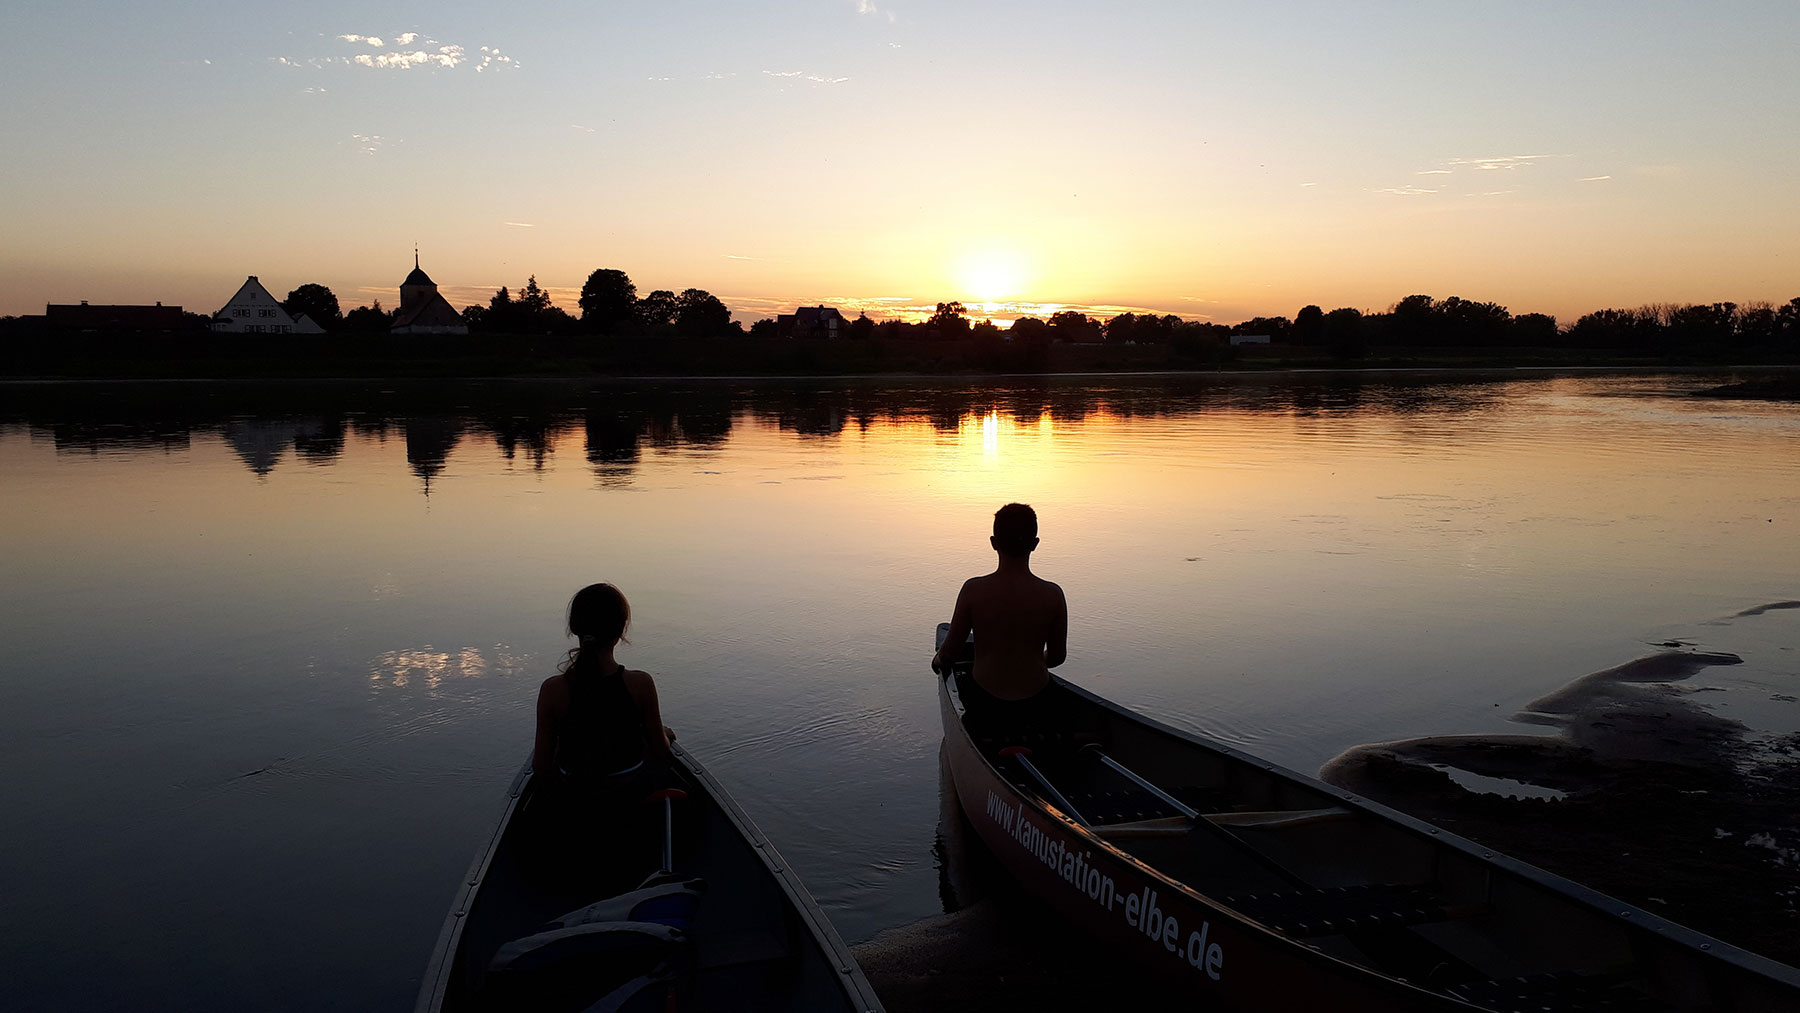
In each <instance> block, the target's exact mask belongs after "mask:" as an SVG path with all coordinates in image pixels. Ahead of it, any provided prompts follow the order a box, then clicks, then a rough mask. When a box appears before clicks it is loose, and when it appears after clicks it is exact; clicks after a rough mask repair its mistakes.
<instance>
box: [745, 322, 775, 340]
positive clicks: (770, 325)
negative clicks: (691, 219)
mask: <svg viewBox="0 0 1800 1013" xmlns="http://www.w3.org/2000/svg"><path fill="white" fill-rule="evenodd" d="M779 335H780V331H779V330H778V329H777V328H776V326H775V321H774V320H773V319H772V318H770V317H764V318H763V319H761V320H758V321H757V322H755V323H753V324H751V325H750V336H751V337H752V338H755V339H757V340H759V341H769V340H772V339H774V338H776V337H778V336H779Z"/></svg>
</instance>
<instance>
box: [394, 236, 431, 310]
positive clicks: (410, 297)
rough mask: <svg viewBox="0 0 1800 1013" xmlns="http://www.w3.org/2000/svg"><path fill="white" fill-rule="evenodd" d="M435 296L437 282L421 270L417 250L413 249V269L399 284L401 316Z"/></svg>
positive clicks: (416, 248) (415, 247)
mask: <svg viewBox="0 0 1800 1013" xmlns="http://www.w3.org/2000/svg"><path fill="white" fill-rule="evenodd" d="M435 295H437V282H434V281H432V280H431V276H430V275H427V274H426V273H425V271H424V269H423V268H421V267H420V266H419V248H418V247H417V246H416V245H415V246H414V247H413V269H412V273H411V274H409V275H407V276H406V280H405V281H403V282H401V283H400V312H401V314H402V315H404V314H405V313H406V311H407V310H409V309H412V308H413V307H414V306H422V305H424V304H425V303H427V302H430V301H431V297H432V296H435Z"/></svg>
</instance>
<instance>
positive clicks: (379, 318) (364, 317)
mask: <svg viewBox="0 0 1800 1013" xmlns="http://www.w3.org/2000/svg"><path fill="white" fill-rule="evenodd" d="M393 325H394V318H393V317H391V316H389V315H388V312H387V311H386V310H384V309H382V308H381V300H380V299H376V300H375V301H374V303H373V305H369V306H358V307H357V308H355V309H353V310H351V311H350V312H348V313H346V314H344V330H346V331H355V332H357V333H359V334H373V333H376V332H382V331H386V330H387V329H388V328H389V327H392V326H393Z"/></svg>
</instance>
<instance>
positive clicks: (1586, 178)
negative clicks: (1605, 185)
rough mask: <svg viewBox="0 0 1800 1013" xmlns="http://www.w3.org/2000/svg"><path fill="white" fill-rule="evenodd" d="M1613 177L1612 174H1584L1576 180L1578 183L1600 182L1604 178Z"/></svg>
mask: <svg viewBox="0 0 1800 1013" xmlns="http://www.w3.org/2000/svg"><path fill="white" fill-rule="evenodd" d="M1611 178H1612V177H1611V176H1583V177H1581V178H1580V179H1578V180H1576V181H1575V182H1577V183H1598V182H1600V181H1601V180H1603V179H1611Z"/></svg>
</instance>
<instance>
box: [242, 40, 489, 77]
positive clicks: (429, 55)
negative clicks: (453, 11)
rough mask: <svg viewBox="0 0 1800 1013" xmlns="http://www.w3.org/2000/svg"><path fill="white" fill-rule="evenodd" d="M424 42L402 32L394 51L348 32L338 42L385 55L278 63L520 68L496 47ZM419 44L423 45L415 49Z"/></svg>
mask: <svg viewBox="0 0 1800 1013" xmlns="http://www.w3.org/2000/svg"><path fill="white" fill-rule="evenodd" d="M421 38H422V37H421V36H420V34H419V33H418V32H401V33H400V34H398V35H396V36H394V42H393V46H394V47H396V48H392V49H390V48H389V44H388V42H387V40H385V39H383V38H382V37H381V36H379V35H362V34H360V33H357V32H346V33H344V34H342V35H338V36H336V39H337V40H338V41H341V42H347V43H349V44H350V45H352V46H356V47H357V48H359V49H360V48H362V47H364V46H367V47H369V48H371V49H377V50H381V52H377V53H367V52H362V53H356V54H354V55H350V56H311V57H286V56H278V57H275V58H274V61H275V62H276V63H277V64H279V65H281V66H284V67H335V66H344V67H366V68H369V69H371V70H412V69H414V68H418V67H424V68H429V69H433V70H455V69H457V68H459V67H472V68H473V69H474V70H475V72H476V73H481V72H482V71H484V70H488V69H490V68H502V67H517V66H518V62H517V61H515V60H514V59H513V58H512V57H510V56H507V55H505V54H503V53H501V52H500V50H499V49H498V48H496V47H493V46H481V47H479V48H478V49H477V50H476V51H475V52H470V51H469V50H468V49H467V48H465V47H464V46H461V45H458V44H456V43H450V42H440V41H438V40H437V39H433V38H424V39H423V42H422V43H421ZM415 43H421V44H419V45H416V46H415Z"/></svg>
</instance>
